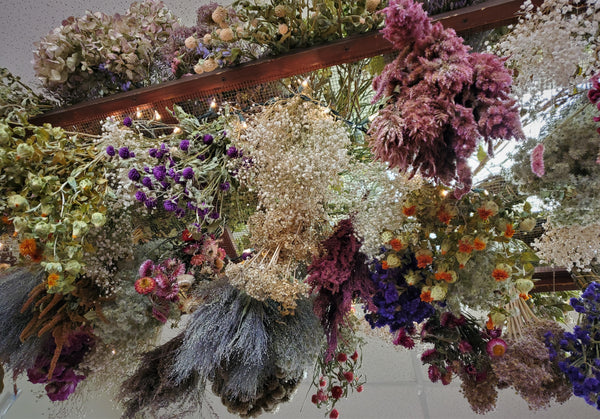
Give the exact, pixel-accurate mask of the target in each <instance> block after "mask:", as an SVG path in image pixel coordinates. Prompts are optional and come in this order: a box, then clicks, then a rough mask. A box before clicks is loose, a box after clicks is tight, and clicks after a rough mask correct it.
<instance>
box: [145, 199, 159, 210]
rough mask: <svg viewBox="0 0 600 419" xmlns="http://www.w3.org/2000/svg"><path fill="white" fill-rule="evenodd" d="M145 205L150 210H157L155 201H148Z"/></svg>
mask: <svg viewBox="0 0 600 419" xmlns="http://www.w3.org/2000/svg"><path fill="white" fill-rule="evenodd" d="M144 205H145V206H146V208H148V209H152V208H156V200H154V199H146V201H145V202H144Z"/></svg>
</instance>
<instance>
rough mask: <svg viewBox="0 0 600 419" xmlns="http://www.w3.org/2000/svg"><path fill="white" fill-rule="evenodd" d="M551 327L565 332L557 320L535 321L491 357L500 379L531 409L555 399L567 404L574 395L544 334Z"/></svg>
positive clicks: (508, 340)
mask: <svg viewBox="0 0 600 419" xmlns="http://www.w3.org/2000/svg"><path fill="white" fill-rule="evenodd" d="M548 330H552V333H557V334H560V335H562V329H561V327H560V325H558V324H557V323H555V322H553V321H549V320H547V321H536V322H534V323H533V324H530V325H528V327H527V332H526V333H523V334H522V335H520V336H518V337H517V338H515V339H507V344H508V349H507V350H506V353H505V354H504V356H501V357H495V358H492V367H493V369H494V373H495V374H496V376H497V377H498V380H499V382H500V383H501V384H503V385H506V386H510V387H512V388H513V389H514V390H515V391H516V392H517V394H519V396H521V397H522V398H523V399H524V400H525V401H526V402H527V404H528V405H529V408H530V409H531V410H539V409H544V408H546V407H548V406H549V405H550V403H551V402H552V401H553V400H556V401H557V402H558V403H564V402H565V401H567V400H568V399H569V398H570V397H571V394H572V391H571V385H570V383H569V382H568V380H567V379H566V377H565V376H564V375H563V374H562V373H561V371H560V369H559V368H558V366H557V365H556V363H554V362H552V360H551V359H550V354H549V352H548V350H547V349H546V345H545V339H544V334H545V333H546V332H547V331H548Z"/></svg>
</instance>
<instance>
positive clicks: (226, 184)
mask: <svg viewBox="0 0 600 419" xmlns="http://www.w3.org/2000/svg"><path fill="white" fill-rule="evenodd" d="M230 187H231V185H230V184H229V182H223V183H221V185H219V189H221V190H222V191H228V190H229V188H230Z"/></svg>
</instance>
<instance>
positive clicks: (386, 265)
mask: <svg viewBox="0 0 600 419" xmlns="http://www.w3.org/2000/svg"><path fill="white" fill-rule="evenodd" d="M389 267H390V266H389V265H388V263H387V260H384V261H382V262H381V269H388V268H389Z"/></svg>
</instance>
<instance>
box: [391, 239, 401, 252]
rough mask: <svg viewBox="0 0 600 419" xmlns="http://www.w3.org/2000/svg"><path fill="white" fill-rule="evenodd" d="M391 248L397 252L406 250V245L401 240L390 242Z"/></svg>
mask: <svg viewBox="0 0 600 419" xmlns="http://www.w3.org/2000/svg"><path fill="white" fill-rule="evenodd" d="M390 246H392V249H394V250H395V251H396V252H398V251H400V250H402V249H403V248H404V244H402V241H400V239H392V240H390Z"/></svg>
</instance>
